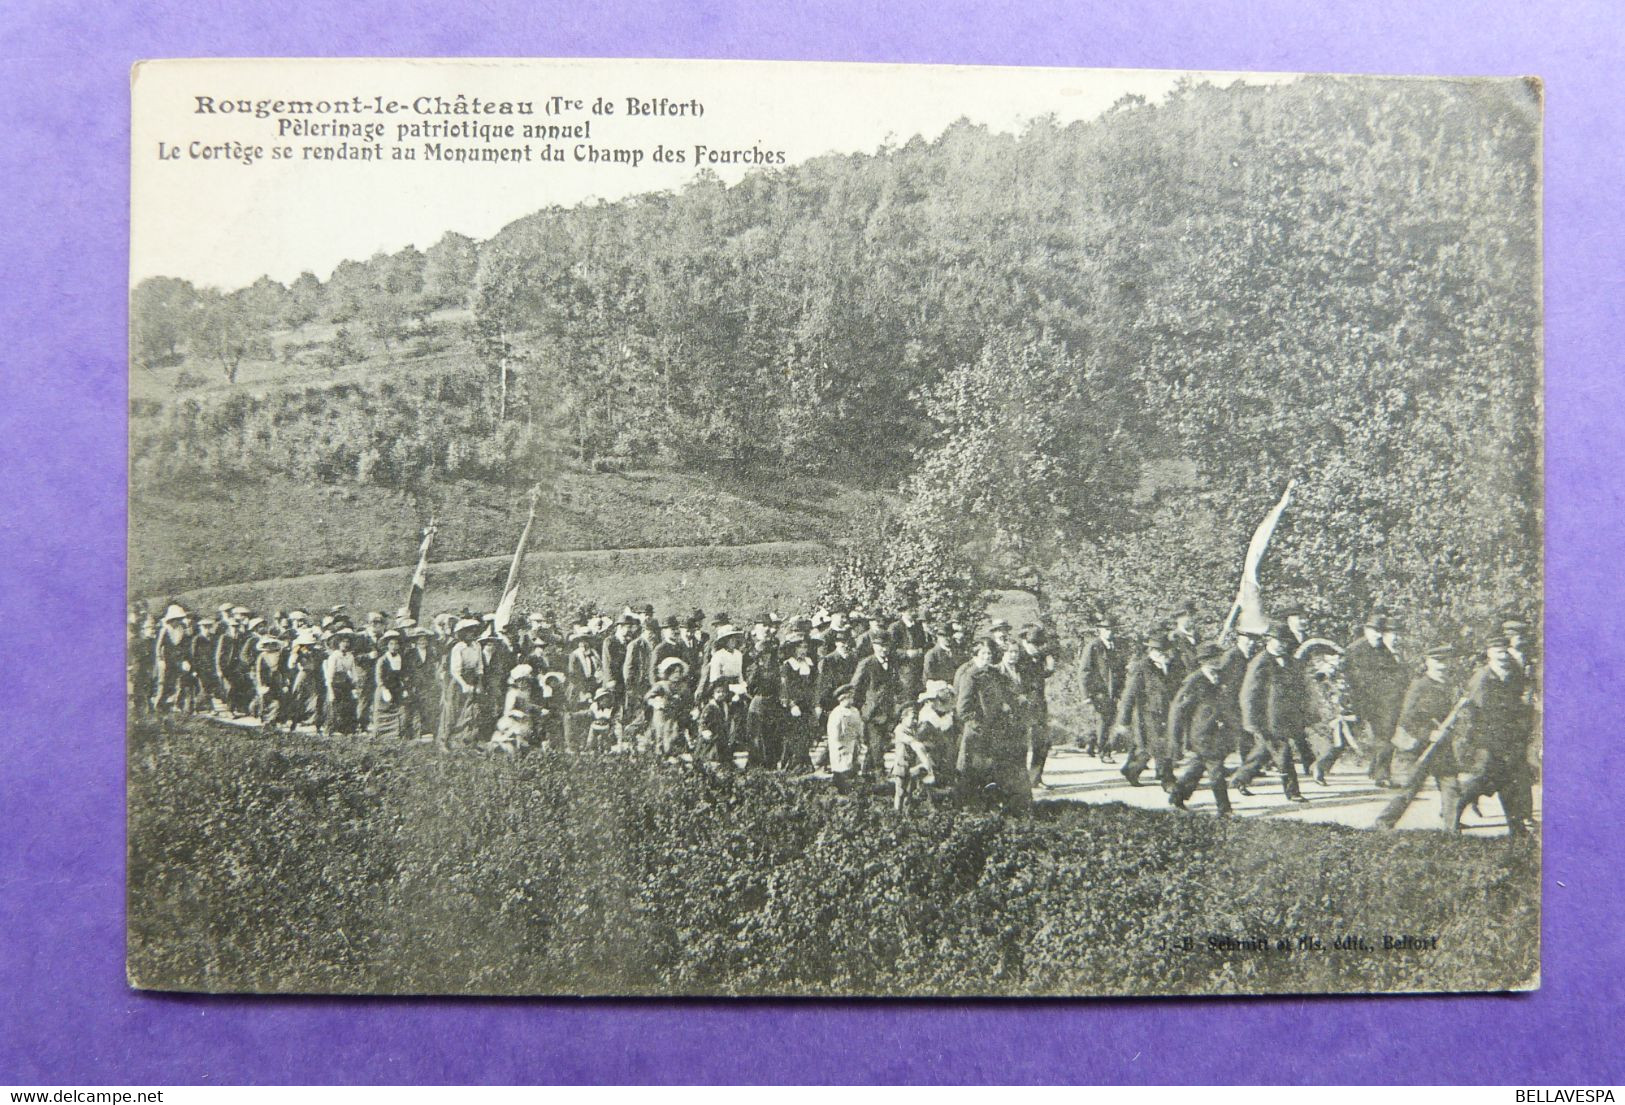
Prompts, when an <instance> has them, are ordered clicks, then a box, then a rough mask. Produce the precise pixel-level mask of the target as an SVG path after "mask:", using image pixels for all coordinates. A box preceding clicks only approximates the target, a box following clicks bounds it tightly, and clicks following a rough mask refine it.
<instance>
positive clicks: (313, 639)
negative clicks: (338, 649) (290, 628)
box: [293, 628, 322, 648]
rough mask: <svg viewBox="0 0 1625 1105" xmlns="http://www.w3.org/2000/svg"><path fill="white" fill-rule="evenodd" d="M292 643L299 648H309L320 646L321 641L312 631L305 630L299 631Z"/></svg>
mask: <svg viewBox="0 0 1625 1105" xmlns="http://www.w3.org/2000/svg"><path fill="white" fill-rule="evenodd" d="M293 643H294V644H295V645H296V646H298V647H299V648H309V647H310V646H311V645H319V644H321V643H322V639H321V638H320V637H318V636H317V635H316V631H315V630H314V629H308V628H307V629H301V630H300V631H299V636H297V637H295V638H294V639H293Z"/></svg>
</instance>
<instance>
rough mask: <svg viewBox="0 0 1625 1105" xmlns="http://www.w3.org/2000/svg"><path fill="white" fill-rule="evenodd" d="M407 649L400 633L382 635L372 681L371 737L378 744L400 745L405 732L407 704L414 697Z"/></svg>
mask: <svg viewBox="0 0 1625 1105" xmlns="http://www.w3.org/2000/svg"><path fill="white" fill-rule="evenodd" d="M405 646H406V640H405V638H404V637H403V636H402V635H401V631H400V630H398V629H386V630H385V631H384V632H383V633H381V634H379V637H378V649H379V652H378V659H377V660H375V661H374V662H373V680H372V687H373V690H372V735H373V736H374V737H377V738H378V739H379V740H385V741H398V740H400V739H401V737H402V735H403V732H404V729H403V725H404V722H405V718H406V703H407V699H408V697H409V696H410V695H411V693H412V687H411V684H410V683H409V682H408V680H407V671H406V647H405Z"/></svg>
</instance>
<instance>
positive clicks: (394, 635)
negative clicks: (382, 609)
mask: <svg viewBox="0 0 1625 1105" xmlns="http://www.w3.org/2000/svg"><path fill="white" fill-rule="evenodd" d="M388 640H396V641H399V640H401V631H400V630H398V629H386V630H384V631H383V632H382V633H380V634H378V643H379V644H383V643H384V642H385V641H388Z"/></svg>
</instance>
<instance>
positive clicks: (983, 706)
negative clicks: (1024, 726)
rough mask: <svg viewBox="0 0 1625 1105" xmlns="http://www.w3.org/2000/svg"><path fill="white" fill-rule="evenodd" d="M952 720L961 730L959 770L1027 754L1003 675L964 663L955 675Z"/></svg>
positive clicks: (994, 670) (991, 669)
mask: <svg viewBox="0 0 1625 1105" xmlns="http://www.w3.org/2000/svg"><path fill="white" fill-rule="evenodd" d="M954 718H955V720H957V721H958V722H959V727H960V736H961V743H960V750H959V764H958V766H959V768H960V770H965V769H966V768H967V767H972V766H976V764H975V762H974V760H975V759H987V760H1001V759H1003V760H1011V761H1013V760H1015V759H1018V758H1019V759H1025V757H1026V755H1027V741H1026V734H1025V733H1023V732H1022V731H1021V729H1020V727H1019V726H1018V725H1017V724H1015V708H1014V705H1013V703H1012V702H1011V700H1010V688H1009V685H1008V683H1007V682H1006V680H1005V677H1004V675H1003V674H1002V673H1001V672H1000V671H999V669H998V668H995V667H986V668H979V667H977V666H976V664H975V663H974V662H972V661H969V660H967V661H966V662H965V663H964V664H962V665H960V668H959V672H958V673H957V674H956V675H955V676H954Z"/></svg>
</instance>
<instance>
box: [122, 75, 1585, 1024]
mask: <svg viewBox="0 0 1625 1105" xmlns="http://www.w3.org/2000/svg"><path fill="white" fill-rule="evenodd" d="M132 89H133V120H132V141H131V151H132V161H133V164H132V203H131V223H132V248H131V274H130V279H131V300H130V374H129V383H130V396H129V412H130V413H129V418H130V421H129V440H130V469H129V505H130V514H129V517H130V533H129V625H128V645H129V651H128V697H129V888H128V890H129V948H128V968H129V977H130V981H131V983H132V984H133V985H135V986H138V987H144V988H156V989H175V990H203V991H237V992H266V993H271V992H279V993H280V992H310V993H379V994H396V993H443V994H538V995H549V994H555V995H575V994H609V995H621V994H642V995H689V994H705V995H753V996H754V995H797V996H841V995H883V996H899V997H904V996H907V997H912V996H956V995H1005V996H1023V995H1064V996H1087V995H1107V994H1143V995H1150V994H1183V995H1193V994H1234V993H1282V992H1292V993H1327V992H1380V991H1426V990H1430V991H1457V990H1509V989H1528V988H1533V987H1535V986H1538V985H1539V977H1540V843H1539V841H1540V832H1539V825H1540V819H1541V809H1542V804H1543V800H1544V798H1543V793H1542V786H1541V783H1542V771H1541V756H1540V750H1541V745H1540V716H1541V686H1542V674H1541V666H1540V655H1541V652H1540V643H1541V633H1540V629H1541V617H1542V559H1541V557H1542V529H1543V520H1542V493H1543V490H1542V468H1541V463H1542V413H1541V412H1542V407H1541V403H1542V369H1541V356H1542V348H1541V300H1540V287H1541V251H1540V188H1541V177H1540V155H1541V115H1542V102H1541V95H1542V94H1541V87H1540V84H1539V82H1538V81H1535V80H1532V79H1521V78H1518V79H1511V78H1473V79H1450V80H1445V79H1432V78H1429V79H1420V78H1418V79H1409V78H1380V77H1350V76H1313V75H1290V74H1243V73H1205V72H1149V71H1147V72H1141V71H1110V70H1099V71H1082V70H1062V69H1000V68H969V67H945V66H944V67H931V66H902V65H840V64H805V63H761V62H711V61H705V62H701V61H693V62H674V61H582V60H575V61H547V60H425V61H403V60H271V59H255V60H185V61H152V62H144V63H142V64H140V65H138V66H136V68H135V70H134V73H133V76H132ZM1560 800H1561V799H1560Z"/></svg>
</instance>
